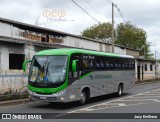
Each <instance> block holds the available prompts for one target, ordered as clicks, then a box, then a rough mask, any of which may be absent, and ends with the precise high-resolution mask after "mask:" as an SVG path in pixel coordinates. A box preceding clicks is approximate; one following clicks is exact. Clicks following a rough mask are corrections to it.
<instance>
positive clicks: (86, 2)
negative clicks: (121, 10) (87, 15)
mask: <svg viewBox="0 0 160 122" xmlns="http://www.w3.org/2000/svg"><path fill="white" fill-rule="evenodd" d="M85 1H86V3H87V4H88V5H89V6H90V7H91V8H92V9H94V10H95V11H96V12H97V13H101V12H100V11H98V10H97V9H96V8H94V7H93V6H92V5H91V4H90V3H89V2H88V0H85ZM105 17H106V16H105ZM106 18H107V17H106Z"/></svg>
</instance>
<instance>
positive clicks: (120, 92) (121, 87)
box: [117, 84, 123, 96]
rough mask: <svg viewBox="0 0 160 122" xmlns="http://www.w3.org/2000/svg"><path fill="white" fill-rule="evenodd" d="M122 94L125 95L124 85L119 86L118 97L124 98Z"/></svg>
mask: <svg viewBox="0 0 160 122" xmlns="http://www.w3.org/2000/svg"><path fill="white" fill-rule="evenodd" d="M122 94H123V85H122V84H119V86H118V91H117V96H122Z"/></svg>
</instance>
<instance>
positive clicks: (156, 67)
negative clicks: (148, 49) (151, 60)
mask: <svg viewBox="0 0 160 122" xmlns="http://www.w3.org/2000/svg"><path fill="white" fill-rule="evenodd" d="M155 61H156V50H155ZM156 71H157V61H156V62H155V78H157V76H156Z"/></svg>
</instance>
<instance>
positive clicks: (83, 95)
mask: <svg viewBox="0 0 160 122" xmlns="http://www.w3.org/2000/svg"><path fill="white" fill-rule="evenodd" d="M80 97H81V98H80V101H79V103H80V104H81V105H83V104H85V103H86V102H87V94H86V92H85V91H82V93H81V96H80Z"/></svg>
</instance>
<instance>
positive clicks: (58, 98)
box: [28, 90, 67, 102]
mask: <svg viewBox="0 0 160 122" xmlns="http://www.w3.org/2000/svg"><path fill="white" fill-rule="evenodd" d="M28 93H29V98H30V100H39V101H45V102H67V97H66V96H67V92H66V90H62V91H60V92H57V93H53V94H49V95H46V94H40V93H36V92H32V91H30V90H28Z"/></svg>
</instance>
